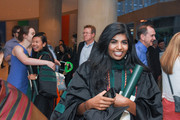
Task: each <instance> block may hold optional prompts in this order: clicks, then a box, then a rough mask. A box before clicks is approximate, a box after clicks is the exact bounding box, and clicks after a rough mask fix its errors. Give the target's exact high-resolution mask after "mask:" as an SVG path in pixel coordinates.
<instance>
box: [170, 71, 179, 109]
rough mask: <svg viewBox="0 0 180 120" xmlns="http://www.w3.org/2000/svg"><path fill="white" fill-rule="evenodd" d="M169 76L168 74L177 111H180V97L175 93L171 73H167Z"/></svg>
mask: <svg viewBox="0 0 180 120" xmlns="http://www.w3.org/2000/svg"><path fill="white" fill-rule="evenodd" d="M167 76H168V80H169V85H170V88H171V92H172V95H173V98H174V103H175V112H180V97H178V96H175V95H174V92H173V89H172V84H171V80H170V77H169V74H167Z"/></svg>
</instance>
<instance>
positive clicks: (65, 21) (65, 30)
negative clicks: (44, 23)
mask: <svg viewBox="0 0 180 120" xmlns="http://www.w3.org/2000/svg"><path fill="white" fill-rule="evenodd" d="M69 18H70V16H69V15H64V16H62V32H61V35H62V40H64V43H65V45H67V46H68V44H69Z"/></svg>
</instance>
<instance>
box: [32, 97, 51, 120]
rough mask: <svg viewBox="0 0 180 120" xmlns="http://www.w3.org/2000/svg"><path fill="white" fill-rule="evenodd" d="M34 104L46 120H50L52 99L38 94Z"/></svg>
mask: <svg viewBox="0 0 180 120" xmlns="http://www.w3.org/2000/svg"><path fill="white" fill-rule="evenodd" d="M34 104H35V105H36V107H37V108H38V109H39V110H40V111H41V112H42V113H43V114H44V115H45V116H46V117H47V118H48V119H50V117H51V114H52V112H53V105H54V98H49V97H45V96H43V95H40V94H39V95H37V96H36V98H35V101H34Z"/></svg>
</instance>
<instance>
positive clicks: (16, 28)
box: [12, 25, 21, 37]
mask: <svg viewBox="0 0 180 120" xmlns="http://www.w3.org/2000/svg"><path fill="white" fill-rule="evenodd" d="M18 29H21V26H19V25H15V26H14V27H13V28H12V37H14V33H16V32H17V30H18Z"/></svg>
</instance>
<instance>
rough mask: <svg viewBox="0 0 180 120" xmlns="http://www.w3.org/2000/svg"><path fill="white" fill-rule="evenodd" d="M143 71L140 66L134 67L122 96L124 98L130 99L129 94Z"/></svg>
mask: <svg viewBox="0 0 180 120" xmlns="http://www.w3.org/2000/svg"><path fill="white" fill-rule="evenodd" d="M142 71H143V67H142V66H140V65H136V66H135V68H134V70H133V73H132V75H131V78H130V80H129V82H128V84H127V85H126V87H125V89H124V91H123V93H122V95H123V96H124V97H127V98H130V97H131V94H132V92H133V90H134V88H135V86H136V84H137V82H138V80H139V77H140V76H141V73H142Z"/></svg>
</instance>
